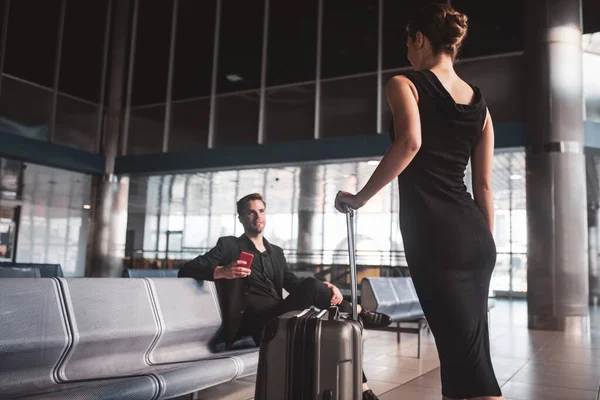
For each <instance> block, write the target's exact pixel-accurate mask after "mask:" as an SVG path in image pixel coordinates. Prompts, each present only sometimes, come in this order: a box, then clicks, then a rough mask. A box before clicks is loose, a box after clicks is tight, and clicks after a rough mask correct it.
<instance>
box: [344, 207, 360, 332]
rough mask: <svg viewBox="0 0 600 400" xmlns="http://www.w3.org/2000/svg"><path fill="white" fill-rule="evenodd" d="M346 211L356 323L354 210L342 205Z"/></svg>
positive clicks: (352, 296) (356, 318)
mask: <svg viewBox="0 0 600 400" xmlns="http://www.w3.org/2000/svg"><path fill="white" fill-rule="evenodd" d="M344 211H346V225H347V228H348V255H349V261H350V293H351V300H352V319H353V320H355V321H358V301H357V299H356V298H357V295H356V292H357V283H356V280H357V276H356V236H355V234H354V210H353V209H352V208H350V206H349V205H347V204H345V205H344Z"/></svg>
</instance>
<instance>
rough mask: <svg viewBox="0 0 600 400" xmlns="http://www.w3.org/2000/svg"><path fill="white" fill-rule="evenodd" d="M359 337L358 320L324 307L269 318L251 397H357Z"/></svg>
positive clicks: (327, 399)
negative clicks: (253, 391) (322, 308)
mask: <svg viewBox="0 0 600 400" xmlns="http://www.w3.org/2000/svg"><path fill="white" fill-rule="evenodd" d="M361 340H362V334H361V327H360V324H359V322H357V321H354V320H351V319H344V318H341V317H333V318H331V319H330V317H329V315H328V313H327V310H323V311H320V310H318V309H314V308H313V309H307V310H304V311H301V312H298V311H292V312H289V313H286V314H284V315H282V316H281V317H279V318H275V319H273V320H272V321H270V322H269V323H268V324H267V326H266V327H265V330H264V333H263V337H262V340H261V344H260V356H259V363H258V371H257V378H256V393H255V398H256V400H275V399H279V400H284V399H285V400H311V399H314V400H317V399H318V400H355V399H361V398H362V362H361V360H362V354H361V353H362V346H361V344H362V342H361Z"/></svg>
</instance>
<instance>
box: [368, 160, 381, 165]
mask: <svg viewBox="0 0 600 400" xmlns="http://www.w3.org/2000/svg"><path fill="white" fill-rule="evenodd" d="M367 165H379V161H377V160H370V161H367Z"/></svg>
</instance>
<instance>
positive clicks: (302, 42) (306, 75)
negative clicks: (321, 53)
mask: <svg viewBox="0 0 600 400" xmlns="http://www.w3.org/2000/svg"><path fill="white" fill-rule="evenodd" d="M318 4H319V3H318V1H317V0H304V1H302V2H287V1H271V2H270V7H271V8H270V10H269V43H268V51H267V57H268V61H267V85H268V86H275V85H283V84H289V83H296V82H305V81H312V80H315V76H316V68H317V66H316V60H317V29H318V23H317V18H318Z"/></svg>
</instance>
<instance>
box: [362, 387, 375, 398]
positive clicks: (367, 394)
mask: <svg viewBox="0 0 600 400" xmlns="http://www.w3.org/2000/svg"><path fill="white" fill-rule="evenodd" d="M362 397H363V400H379V397H377V396H375V393H373V391H372V390H371V389H369V390H365V391H364V392H363V396H362Z"/></svg>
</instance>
